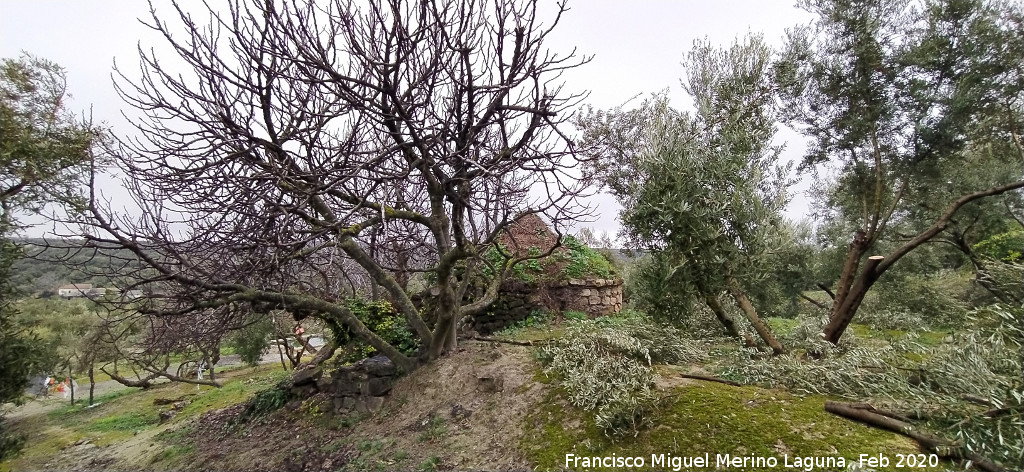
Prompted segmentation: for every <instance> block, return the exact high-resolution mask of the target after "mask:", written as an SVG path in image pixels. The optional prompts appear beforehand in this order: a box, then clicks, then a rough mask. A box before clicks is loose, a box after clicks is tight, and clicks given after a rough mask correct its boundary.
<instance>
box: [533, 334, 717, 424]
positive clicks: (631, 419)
mask: <svg viewBox="0 0 1024 472" xmlns="http://www.w3.org/2000/svg"><path fill="white" fill-rule="evenodd" d="M539 356H540V359H541V361H542V362H543V363H544V365H545V368H544V372H545V373H546V374H549V375H555V376H557V377H558V378H560V379H561V384H562V386H563V387H564V388H565V390H566V392H567V394H568V397H569V402H570V403H571V404H573V405H575V406H577V407H580V408H582V409H584V410H586V411H593V412H594V415H595V416H594V419H595V422H596V423H597V425H598V427H600V428H601V429H602V430H604V431H605V433H606V434H609V435H613V436H619V435H623V434H625V433H627V432H636V431H638V430H639V429H640V428H642V427H644V426H646V425H648V424H649V423H650V421H651V420H650V414H651V413H652V412H653V411H654V408H655V406H656V402H657V396H656V394H655V392H654V390H653V389H652V386H653V384H654V377H655V373H654V370H653V369H652V367H651V366H652V365H653V364H654V363H680V362H693V361H697V360H702V359H705V358H706V353H705V352H704V350H703V349H701V348H699V347H698V346H697V345H695V344H693V343H692V342H686V341H684V340H683V339H682V337H681V335H680V333H679V332H678V331H677V330H676V329H674V328H671V327H668V326H665V325H661V324H658V323H655V322H653V321H651V320H650V319H648V318H646V317H639V316H636V317H625V318H607V317H606V318H598V319H595V320H583V321H574V322H571V323H570V324H569V326H568V328H567V329H566V332H565V335H564V336H563V337H562V338H560V339H558V340H556V341H555V342H553V343H551V344H549V345H547V346H544V347H543V348H541V349H540V352H539Z"/></svg>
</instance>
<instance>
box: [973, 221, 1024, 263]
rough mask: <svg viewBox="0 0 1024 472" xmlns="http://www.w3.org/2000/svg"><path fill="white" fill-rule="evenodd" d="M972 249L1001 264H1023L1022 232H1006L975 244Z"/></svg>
mask: <svg viewBox="0 0 1024 472" xmlns="http://www.w3.org/2000/svg"><path fill="white" fill-rule="evenodd" d="M972 249H974V251H975V252H977V253H978V254H981V255H983V256H985V257H988V258H990V259H994V260H997V261H1002V262H1024V257H1022V254H1021V251H1024V230H1019V229H1018V230H1014V231H1007V232H1005V233H1001V234H997V235H995V236H992V237H990V238H988V239H986V240H984V241H981V242H979V243H978V244H975V245H974V246H973V247H972Z"/></svg>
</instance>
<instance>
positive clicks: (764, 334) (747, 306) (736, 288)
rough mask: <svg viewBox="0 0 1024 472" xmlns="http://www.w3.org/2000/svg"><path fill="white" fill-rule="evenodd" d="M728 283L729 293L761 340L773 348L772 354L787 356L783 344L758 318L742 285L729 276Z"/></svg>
mask: <svg viewBox="0 0 1024 472" xmlns="http://www.w3.org/2000/svg"><path fill="white" fill-rule="evenodd" d="M726 282H727V283H728V284H729V292H730V293H731V294H732V296H733V298H734V299H735V300H736V304H737V305H738V306H739V307H740V310H742V311H743V314H745V315H746V316H747V319H748V320H750V324H751V325H753V326H754V330H755V331H757V334H758V335H759V336H761V339H763V340H764V342H765V343H767V344H768V346H769V347H771V348H772V353H773V354H775V355H779V354H785V353H786V349H785V348H783V347H782V344H781V343H779V341H778V340H776V339H775V336H773V335H772V333H771V332H770V331H768V327H767V326H765V324H764V322H762V321H761V318H760V317H758V316H757V310H755V309H754V305H753V304H751V303H750V299H749V298H747V295H746V294H745V293H743V289H742V288H740V283H739V281H738V280H736V277H733V276H731V275H730V276H728V277H727V280H726Z"/></svg>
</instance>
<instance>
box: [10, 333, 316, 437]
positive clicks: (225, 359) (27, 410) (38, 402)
mask: <svg viewBox="0 0 1024 472" xmlns="http://www.w3.org/2000/svg"><path fill="white" fill-rule="evenodd" d="M313 345H314V346H316V347H318V346H317V344H316V343H315V342H314V344H313ZM320 345H322V341H321V342H320ZM275 362H281V356H280V354H278V352H277V350H276V349H270V350H268V351H267V353H266V354H264V355H263V357H261V358H260V364H273V363H275ZM241 365H242V359H241V356H239V355H238V354H228V355H226V356H222V357H221V359H220V361H219V362H217V365H216V367H220V368H224V369H228V368H233V367H239V366H241ZM164 382H167V380H165V379H157V380H155V381H154V382H153V383H154V384H159V383H164ZM40 384H42V378H38V379H36V378H33V379H32V382H31V384H30V387H29V388H28V389H26V390H25V394H26V395H29V396H31V397H32V399H31V400H29V401H28V402H26V403H25V404H23V405H20V406H16V405H14V404H13V403H6V404H4V405H3V407H2V413H3V415H4V417H6V418H7V419H9V420H11V421H17V420H19V419H22V418H26V417H29V416H33V415H38V414H42V413H46V412H49V411H51V410H54V409H56V408H58V407H60V406H61V405H64V404H66V403H69V402H70V401H71V398H70V397H69V398H64V396H63V394H61V393H51V394H50V395H49V396H46V397H44V396H39V395H37V393H38V390H39V385H40ZM133 388H136V387H126V386H124V385H121V384H120V383H118V382H117V381H116V380H104V381H101V382H96V387H95V390H94V391H93V397H94V398H97V397H102V396H103V395H106V394H109V393H112V392H116V391H121V390H128V389H133ZM88 400H89V384H88V383H79V384H78V389H76V390H75V403H76V404H78V403H80V402H83V401H84V402H87V401H88Z"/></svg>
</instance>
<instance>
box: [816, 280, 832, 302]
mask: <svg viewBox="0 0 1024 472" xmlns="http://www.w3.org/2000/svg"><path fill="white" fill-rule="evenodd" d="M816 285H817V286H818V288H820V289H822V290H824V291H825V293H827V294H828V297H829V298H831V299H832V300H833V301H834V300H835V299H836V294H835V293H833V292H832V289H830V288H828V285H825V284H823V283H821V282H818V283H817V284H816Z"/></svg>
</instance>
